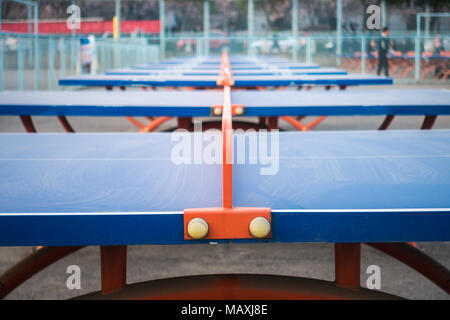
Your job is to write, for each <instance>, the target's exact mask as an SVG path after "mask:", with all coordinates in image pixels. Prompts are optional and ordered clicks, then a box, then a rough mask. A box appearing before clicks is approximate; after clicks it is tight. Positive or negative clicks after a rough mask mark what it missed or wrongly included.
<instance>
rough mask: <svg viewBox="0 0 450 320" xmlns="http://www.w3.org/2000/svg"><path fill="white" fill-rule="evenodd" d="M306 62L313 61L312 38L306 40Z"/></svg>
mask: <svg viewBox="0 0 450 320" xmlns="http://www.w3.org/2000/svg"><path fill="white" fill-rule="evenodd" d="M306 63H312V52H311V38H310V37H308V38H307V40H306Z"/></svg>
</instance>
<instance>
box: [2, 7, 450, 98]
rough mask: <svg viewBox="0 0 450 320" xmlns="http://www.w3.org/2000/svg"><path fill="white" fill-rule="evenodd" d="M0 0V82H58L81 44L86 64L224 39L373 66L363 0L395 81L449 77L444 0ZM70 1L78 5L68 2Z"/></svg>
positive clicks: (214, 45) (232, 47) (184, 50)
mask: <svg viewBox="0 0 450 320" xmlns="http://www.w3.org/2000/svg"><path fill="white" fill-rule="evenodd" d="M0 4H1V20H0V25H1V29H0V30H1V33H0V90H16V89H17V90H30V89H37V88H39V89H57V88H58V86H57V79H58V78H59V77H62V76H68V75H72V74H77V73H81V72H82V65H81V64H82V60H83V57H82V55H83V53H82V52H83V50H89V54H91V55H92V60H93V64H92V68H91V70H90V72H91V73H101V72H103V71H104V70H106V69H111V68H121V67H128V66H130V65H132V64H141V63H151V62H158V61H160V60H162V59H167V58H169V57H173V56H192V55H197V56H205V55H214V54H218V53H219V52H220V51H221V50H222V49H223V48H224V47H227V48H228V50H229V52H230V53H231V54H244V55H252V56H257V55H277V56H283V57H286V58H289V59H292V60H293V61H298V62H306V63H313V62H314V63H319V64H321V65H322V66H329V67H340V68H344V69H347V70H348V71H349V72H352V73H361V74H374V73H375V72H376V61H377V53H376V48H375V43H376V40H377V39H378V38H379V37H380V30H369V29H368V26H367V21H368V19H369V18H370V16H371V15H372V13H371V12H368V7H369V6H370V5H377V6H378V8H379V11H380V12H379V13H380V16H381V21H380V27H381V28H382V27H385V26H388V27H389V29H390V38H391V40H392V41H393V48H392V50H391V52H390V54H389V56H390V59H389V64H390V73H391V74H390V75H391V76H392V77H394V79H395V80H396V83H400V84H402V83H405V84H408V83H436V84H441V83H445V82H448V81H450V72H449V70H450V66H449V61H450V13H449V12H450V2H449V1H447V0H409V1H408V0H220V1H219V0H185V1H179V0H178V1H177V0H89V1H84V0H83V1H75V0H59V1H49V0H40V1H28V0H1V1H0ZM73 5H75V6H77V8H78V9H77V10H73V9H69V8H71V6H73ZM70 25H72V26H76V27H72V28H71V27H70ZM77 27H78V28H77ZM86 37H88V38H87V39H88V40H85V41H84V42H83V41H82V40H83V39H84V38H86ZM89 39H90V40H89ZM83 45H84V47H83ZM87 48H88V49H87ZM38 79H39V80H40V81H38Z"/></svg>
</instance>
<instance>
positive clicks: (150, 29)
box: [1, 20, 159, 34]
mask: <svg viewBox="0 0 450 320" xmlns="http://www.w3.org/2000/svg"><path fill="white" fill-rule="evenodd" d="M28 25H29V23H28V22H27V21H17V22H9V21H3V22H2V25H1V30H2V31H4V32H20V33H27V32H28ZM38 28H39V33H41V34H71V33H72V30H70V29H69V28H68V27H67V23H66V21H65V20H64V21H39V26H38ZM120 29H121V33H124V34H128V33H133V32H141V33H158V32H159V20H126V21H121V23H120ZM32 30H34V29H33V23H32ZM106 32H108V33H112V32H113V25H112V21H81V28H80V29H78V30H77V33H79V34H103V33H106Z"/></svg>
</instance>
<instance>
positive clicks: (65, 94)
mask: <svg viewBox="0 0 450 320" xmlns="http://www.w3.org/2000/svg"><path fill="white" fill-rule="evenodd" d="M145 68H148V70H149V71H148V72H149V74H150V73H151V74H150V75H145V76H144V75H135V74H120V75H117V74H113V73H116V72H122V71H123V70H117V71H111V72H107V74H105V75H99V76H76V77H67V78H62V79H60V82H59V83H60V85H61V86H94V87H97V86H100V87H103V86H106V87H108V89H111V87H114V86H117V87H122V89H125V88H124V87H126V86H138V87H141V86H145V87H146V88H148V87H156V90H154V91H136V90H128V91H125V90H122V91H111V90H109V91H103V90H102V91H101V90H78V91H45V92H39V91H35V92H20V93H18V92H1V93H0V115H14V116H20V117H21V119H22V121H23V123H24V125H25V126H26V128H27V130H28V131H29V132H35V131H36V130H35V128H34V126H33V125H32V120H31V117H32V116H38V115H39V116H58V117H59V118H60V120H61V121H62V123H64V121H66V122H65V123H66V125H67V124H68V122H67V119H66V118H65V117H66V116H127V117H137V116H147V117H162V118H157V119H153V120H152V121H151V122H150V124H152V123H154V122H155V121H159V120H160V119H163V118H164V117H177V118H178V125H177V126H178V127H179V128H183V129H188V130H192V129H193V128H195V121H194V120H195V118H196V117H214V119H216V118H217V117H218V116H221V117H222V121H221V123H220V124H219V126H218V128H231V126H233V128H235V124H236V122H237V120H238V119H241V118H238V117H246V116H248V117H258V118H259V122H258V126H256V125H255V129H258V130H261V129H269V130H270V131H269V132H266V131H255V130H250V131H246V132H241V133H234V134H231V135H228V131H227V130H222V133H220V132H211V133H210V135H204V137H209V138H206V140H204V141H203V140H202V139H203V138H200V147H199V146H198V145H197V144H196V143H199V140H198V137H199V136H198V133H194V134H192V133H188V132H186V131H181V132H177V134H178V135H179V136H177V135H175V136H174V135H173V134H171V133H152V134H125V133H109V134H0V150H1V151H0V163H1V164H2V165H1V166H0V177H1V179H0V245H2V246H36V245H39V246H47V247H45V248H44V249H42V250H44V251H41V255H42V256H44V257H45V256H46V255H52V254H53V256H55V255H56V256H57V257H61V256H64V255H66V254H68V253H70V252H72V251H73V249H67V250H65V251H64V250H62V249H57V247H58V246H66V247H67V246H69V247H70V248H74V246H77V247H78V246H86V245H99V246H101V248H102V249H101V251H102V272H103V273H105V274H106V275H105V279H106V278H108V277H112V278H115V279H116V280H117V278H119V281H114V283H113V284H111V282H107V281H106V280H105V281H104V282H103V281H102V292H103V293H104V294H106V293H115V292H122V293H123V292H127V288H128V287H124V286H123V285H124V284H125V280H126V279H124V278H123V275H122V276H121V275H120V274H119V275H118V274H113V269H114V270H116V271H117V265H121V266H122V267H123V261H124V259H125V261H126V249H124V248H126V247H125V246H127V245H136V244H158V245H162V244H166V245H171V244H195V243H211V242H214V243H229V242H236V243H242V242H333V243H336V251H335V252H336V259H337V260H336V261H337V262H336V277H337V280H336V282H337V284H338V285H339V286H340V287H347V288H351V289H352V290H353V289H357V291H358V292H365V294H367V292H366V291H365V290H363V289H361V288H359V269H357V272H356V271H355V270H356V269H355V266H359V263H360V262H359V259H357V260H358V261H357V260H355V259H354V258H345V257H346V256H348V255H349V254H350V256H352V257H355V256H356V257H357V256H358V255H357V254H356V255H352V252H353V253H357V252H359V250H360V247H359V243H371V245H373V246H376V247H377V248H378V249H379V250H381V251H384V252H386V253H388V254H390V255H392V256H394V257H396V258H398V259H400V260H402V261H403V262H405V263H407V264H409V265H410V266H412V267H414V268H416V269H417V270H419V271H420V272H422V273H423V274H424V275H425V276H427V277H429V278H430V279H431V280H432V281H434V282H435V283H436V284H437V285H439V286H440V287H441V288H443V289H444V290H446V291H447V292H450V289H449V288H448V283H449V282H448V280H449V279H450V278H449V276H448V275H449V273H448V270H446V269H445V268H444V267H442V266H440V265H438V264H436V263H435V262H430V260H427V259H425V258H423V259H422V260H423V261H425V262H424V263H425V265H426V266H427V267H426V268H425V269H423V268H422V269H421V268H420V267H417V265H418V263H417V262H415V260H414V259H409V258H411V257H412V256H414V257H416V258H417V257H418V256H420V257H422V254H423V253H421V252H418V250H417V249H415V248H414V247H412V246H410V245H404V244H402V243H404V242H410V241H448V240H450V232H449V230H450V170H449V169H448V168H450V131H449V130H435V131H429V130H407V131H357V132H354V131H344V132H278V130H276V129H277V127H278V119H279V118H281V119H283V120H285V121H288V122H289V123H290V124H292V125H294V126H295V127H297V128H298V129H301V130H302V131H307V130H308V129H310V128H312V126H308V125H306V124H302V123H301V122H300V120H299V118H297V117H304V116H322V117H323V116H339V115H367V116H369V115H385V116H386V120H385V122H384V123H383V124H382V129H385V128H387V126H388V125H389V123H390V122H391V121H392V118H393V116H395V115H422V116H425V121H424V124H423V126H422V128H423V129H429V128H431V126H432V124H433V122H434V120H435V119H436V116H437V115H442V114H447V115H448V114H449V113H450V103H449V101H450V99H449V98H450V91H448V90H444V89H423V90H422V89H421V90H419V89H402V90H387V89H385V88H382V89H370V90H357V91H356V90H350V89H349V90H294V88H291V87H295V89H298V88H300V87H302V86H305V85H314V86H324V87H325V88H326V89H330V87H331V86H339V87H340V88H341V89H344V88H345V87H346V86H350V85H389V84H392V79H390V78H385V77H376V76H366V77H363V76H354V75H349V74H332V75H329V74H328V75H325V74H319V73H315V74H314V75H298V74H294V73H296V72H297V70H308V72H312V71H310V70H321V68H320V66H317V65H303V64H293V63H291V62H288V61H285V60H282V59H273V58H272V59H254V58H249V57H230V58H228V57H227V56H226V55H224V56H222V57H221V58H219V57H211V58H208V59H204V60H199V59H171V60H169V61H166V62H161V63H159V64H153V65H147V66H135V67H132V68H130V69H128V70H138V71H139V72H141V71H142V70H144V71H145V70H146V69H145ZM286 68H288V69H286ZM155 70H157V71H156V73H153V72H154V71H155ZM205 70H206V71H207V72H208V73H211V74H208V75H204V74H198V75H197V74H196V75H192V74H188V73H189V72H194V73H195V72H197V71H199V73H202V72H205ZM235 70H236V73H238V72H241V71H242V72H249V74H250V73H251V75H235ZM250 70H253V71H250ZM286 70H288V71H287V72H286ZM292 70H296V71H292ZM127 72H128V71H127ZM133 72H134V71H133ZM145 72H147V71H145ZM336 72H341V71H336ZM174 73H176V74H174ZM267 73H271V74H270V75H267ZM280 74H282V75H280ZM160 87H177V88H179V89H181V88H183V87H188V88H190V89H192V88H196V89H205V88H206V87H209V88H211V89H210V90H190V91H189V90H175V91H174V90H171V91H167V90H162V88H160ZM265 87H276V88H277V89H278V90H263V89H264V88H265ZM283 87H287V88H284V90H280V89H281V88H283ZM243 119H244V120H245V118H243ZM247 127H251V126H247ZM33 129H34V130H33ZM72 129H73V128H72ZM69 131H70V130H69ZM72 131H73V130H72ZM147 131H151V130H147ZM214 137H216V138H217V139H218V140H220V141H221V146H222V147H223V154H222V156H224V157H225V154H228V155H229V154H232V153H230V151H231V150H233V152H234V154H235V155H236V154H238V148H239V146H241V147H242V145H240V144H239V143H242V141H244V140H245V141H249V143H250V141H257V142H258V144H257V145H256V146H251V145H249V144H246V145H244V146H243V147H244V150H245V153H246V156H247V153H250V152H251V151H252V150H254V149H252V148H253V147H255V148H263V145H261V143H262V142H261V141H266V142H267V141H268V144H266V146H265V148H266V152H267V154H263V159H259V158H258V159H257V160H256V161H254V162H252V161H250V158H249V159H247V160H246V161H243V162H242V161H238V160H237V159H235V162H234V163H232V164H230V163H226V161H224V163H212V164H211V163H209V162H208V161H207V160H206V159H204V158H202V157H200V158H193V159H191V158H190V157H188V158H186V159H184V160H183V159H182V160H181V163H180V162H177V161H174V158H173V156H174V153H173V150H174V149H176V148H179V147H180V145H179V142H180V139H182V140H186V141H189V146H191V147H192V149H191V148H189V149H190V151H189V154H190V152H191V151H192V152H193V153H195V150H196V149H195V148H200V150H203V149H202V144H201V143H202V142H203V147H205V145H208V142H210V141H212V140H215V139H216V138H214ZM242 137H245V139H244V140H242V139H241V138H242ZM230 141H231V146H230ZM230 148H231V149H230ZM260 155H261V154H260ZM219 158H220V157H219ZM244 158H245V157H244ZM241 160H242V159H241ZM254 160H255V159H254ZM263 160H264V161H263ZM236 161H237V162H236ZM267 171H269V173H268V174H262V173H263V172H267ZM226 197H228V198H227V199H230V201H231V199H232V206H231V207H227V206H226V205H225V203H226V202H227V201H228V200H227V201H225V198H226ZM227 203H228V202H227ZM221 207H222V210H224V211H221V212H225V213H227V215H226V216H227V217H229V215H228V214H229V213H230V212H231V213H232V214H231V219H233V217H236V216H233V214H237V215H241V214H244V217H245V214H250V215H251V214H252V213H251V212H253V211H251V212H250V213H248V212H247V213H243V212H242V210H241V209H239V208H260V209H261V208H263V209H264V210H262V211H263V212H264V214H265V216H266V217H267V219H268V220H269V224H270V233H269V234H267V235H266V236H264V237H262V238H261V239H258V238H256V237H255V236H253V234H250V233H249V231H246V232H247V233H248V234H246V235H245V236H239V237H229V238H226V237H225V238H214V237H213V238H210V237H209V235H210V234H215V232H216V230H215V229H214V228H216V227H215V226H216V224H213V222H210V223H211V226H213V227H212V229H210V230H209V235H208V234H207V235H206V236H204V237H202V238H199V239H194V238H192V237H191V236H190V234H189V230H188V229H187V227H188V224H189V222H190V220H189V218H187V217H192V216H191V215H192V214H194V215H195V214H199V215H201V214H203V213H204V210H199V209H192V208H203V209H205V208H216V209H217V208H221ZM216 209H214V210H216ZM225 209H226V210H225ZM211 210H212V209H211ZM219 210H220V209H219ZM233 210H234V211H233ZM235 211H236V212H235ZM244 211H245V210H244ZM233 212H235V213H233ZM267 214H268V215H267ZM207 217H209V216H207ZM241 217H242V215H241ZM205 219H206V220H208V218H205ZM227 219H228V218H227ZM244 220H245V219H244ZM252 221H253V220H252ZM223 223H225V225H228V224H229V223H230V221H228V220H227V221H226V222H223ZM236 223H237V225H239V224H242V223H243V222H242V221H240V222H236ZM245 223H248V222H244V224H245ZM219 225H220V224H219ZM245 226H246V225H245ZM358 248H359V249H358ZM58 250H59V251H58ZM55 252H57V254H55ZM405 257H406V258H405ZM341 258H342V259H341ZM39 259H40V258H38V260H39ZM417 259H419V258H417ZM422 260H421V261H422ZM338 261H339V263H338ZM423 261H422V262H423ZM28 262H30V261H28ZM36 263H40V265H42V261H41V260H39V261H34V260H31V264H32V266H31V270H34V271H30V272H28V273H27V276H31V275H32V274H34V272H36V270H35V268H33V264H36ZM49 263H51V262H49V261H47V262H45V263H44V265H46V264H49ZM419 264H420V263H419ZM112 265H114V266H115V267H114V268H113V267H112ZM125 265H126V264H125ZM123 268H126V266H125V267H123ZM125 270H126V269H125ZM351 270H353V271H355V272H353V271H351ZM346 273H347V277H344V278H341V277H340V275H342V274H346ZM11 274H14V272H13V273H11V272H10V273H9V274H8V275H7V276H2V277H0V284H2V285H3V287H2V286H0V287H2V290H3V291H0V296H4V295H5V294H7V293H8V292H9V291H11V290H12V289H14V287H15V286H16V285H17V281H16V282H14V281H12V280H11V277H13V278H14V276H11ZM125 274H126V272H125ZM436 275H438V276H436ZM22 276H23V275H22ZM356 277H357V278H358V281H357V285H355V284H354V283H355V281H354V280H355V279H356ZM23 278H25V279H26V277H22V280H24V279H23ZM102 279H103V275H102ZM340 279H344V280H340ZM345 279H351V281H350V282H348V280H345ZM13 280H17V279H13ZM11 283H15V285H11ZM19 283H20V282H19ZM242 285H243V286H244V284H242ZM330 285H331V284H330ZM333 286H334V284H333ZM238 287H239V286H238ZM234 289H239V288H234ZM241 289H242V288H241ZM170 290H173V291H171V294H176V293H177V292H179V291H180V290H181V291H182V290H183V287H178V288H172V289H170ZM170 290H169V291H170ZM186 290H187V289H186ZM299 290H300V289H299ZM344 291H345V290H344ZM369 293H370V292H369ZM159 294H160V293H159ZM340 294H342V295H341V297H343V296H345V297H347V296H346V294H348V292H346V291H345V293H342V292H341V293H340ZM374 294H375V293H374ZM94 296H95V297H98V295H95V294H94ZM282 296H283V294H281V295H280V297H282ZM325 296H328V297H330V295H329V294H328V295H325ZM338 296H339V294H338ZM369 296H370V294H369ZM109 297H114V294H113V295H111V296H109ZM147 297H149V296H147ZM150 297H153V298H154V297H158V293H157V292H156V293H152V295H151V296H150ZM165 297H167V296H165ZM169 297H171V295H170V294H169ZM172 297H173V296H172ZM384 297H386V296H384Z"/></svg>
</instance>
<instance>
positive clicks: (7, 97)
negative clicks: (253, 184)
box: [0, 89, 450, 117]
mask: <svg viewBox="0 0 450 320" xmlns="http://www.w3.org/2000/svg"><path fill="white" fill-rule="evenodd" d="M223 99H224V97H223V92H222V91H220V90H208V91H148V92H143V91H113V92H107V91H100V92H99V91H90V90H86V91H23V92H21V93H20V95H18V94H17V92H16V91H4V92H0V115H32V116H174V117H175V116H179V117H183V116H184V117H208V116H210V115H211V108H212V107H213V106H217V105H221V104H223ZM231 102H232V103H233V104H239V105H242V106H243V107H244V113H243V116H285V115H317V116H320V115H330V116H331V115H391V114H392V115H445V114H450V90H446V89H414V90H410V89H398V90H393V91H389V90H349V91H342V90H330V91H325V90H320V91H319V90H311V91H296V90H284V91H256V90H255V91H232V92H231Z"/></svg>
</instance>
